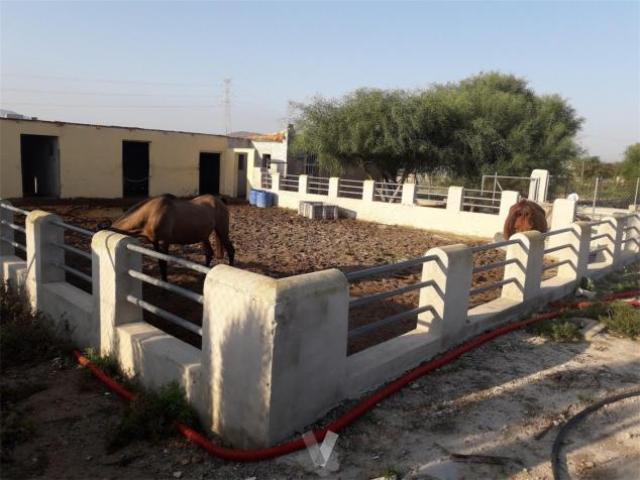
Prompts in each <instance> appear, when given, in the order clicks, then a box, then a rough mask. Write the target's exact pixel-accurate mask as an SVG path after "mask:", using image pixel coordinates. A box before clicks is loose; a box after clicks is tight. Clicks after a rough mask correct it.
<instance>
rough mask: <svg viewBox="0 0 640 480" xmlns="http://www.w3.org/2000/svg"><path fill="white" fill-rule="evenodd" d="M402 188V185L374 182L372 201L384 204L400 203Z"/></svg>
mask: <svg viewBox="0 0 640 480" xmlns="http://www.w3.org/2000/svg"><path fill="white" fill-rule="evenodd" d="M402 187H403V184H402V183H395V182H374V184H373V201H374V202H385V203H401V202H402Z"/></svg>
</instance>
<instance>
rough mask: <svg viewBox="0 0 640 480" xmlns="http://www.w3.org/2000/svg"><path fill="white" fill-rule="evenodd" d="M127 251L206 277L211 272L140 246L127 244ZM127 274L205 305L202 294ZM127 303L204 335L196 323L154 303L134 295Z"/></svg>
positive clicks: (167, 283) (196, 264)
mask: <svg viewBox="0 0 640 480" xmlns="http://www.w3.org/2000/svg"><path fill="white" fill-rule="evenodd" d="M127 249H128V250H131V251H132V252H136V253H140V254H142V255H146V256H148V257H152V258H155V259H157V260H165V261H167V262H172V263H176V264H178V265H181V266H183V267H186V268H189V269H191V270H193V271H195V272H198V273H202V274H205V275H206V274H207V273H209V271H210V270H211V269H210V268H209V267H205V266H204V265H200V264H199V263H195V262H192V261H191V260H186V259H184V258H180V257H174V256H172V255H168V254H165V253H160V252H156V251H155V250H151V249H148V248H145V247H141V246H139V245H133V244H127ZM127 274H128V275H129V276H130V277H131V278H135V279H136V280H140V281H141V282H144V283H147V284H149V285H153V286H155V287H158V288H161V289H163V290H166V291H168V292H172V293H175V294H177V295H180V296H181V297H184V298H187V299H189V300H191V301H193V302H196V303H198V304H200V305H202V304H203V303H204V296H203V295H202V294H200V293H196V292H194V291H192V290H189V289H187V288H184V287H180V286H178V285H174V284H172V283H169V282H166V281H164V280H160V279H158V278H155V277H152V276H151V275H147V274H146V273H143V272H140V271H137V270H133V269H129V270H128V271H127ZM127 301H129V302H131V303H133V304H134V305H137V306H138V307H140V308H142V309H143V310H146V311H147V312H150V313H152V314H154V315H157V316H158V317H160V318H162V319H164V320H167V321H168V322H170V323H173V324H175V325H178V326H179V327H182V328H184V329H186V330H189V331H190V332H193V333H195V334H197V335H202V328H201V327H198V326H197V325H195V324H194V323H191V322H190V321H189V320H187V319H185V318H183V317H181V316H179V315H176V314H175V313H171V312H169V311H167V310H165V309H163V308H160V307H158V306H157V305H153V304H152V303H149V302H147V301H145V300H144V299H141V298H138V297H135V296H133V295H128V296H127Z"/></svg>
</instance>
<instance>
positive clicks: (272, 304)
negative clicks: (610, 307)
mask: <svg viewBox="0 0 640 480" xmlns="http://www.w3.org/2000/svg"><path fill="white" fill-rule="evenodd" d="M277 181H278V180H277V177H274V182H275V183H276V184H277ZM300 181H303V179H300ZM329 187H330V188H331V185H329ZM574 207H575V206H574ZM12 208H13V207H9V208H4V207H3V208H1V209H0V211H1V212H2V223H1V224H0V234H1V235H0V236H1V237H2V242H0V243H1V244H2V252H1V253H2V257H1V263H2V271H3V277H4V279H5V280H6V279H9V280H12V281H14V282H16V283H18V284H21V285H24V286H25V288H26V290H27V293H28V294H29V296H30V298H31V301H32V303H33V306H34V307H35V308H37V309H39V310H41V311H43V312H45V313H47V314H50V315H51V316H52V318H54V319H55V320H57V321H61V322H64V323H65V324H66V325H68V326H69V327H70V329H71V332H72V336H73V338H74V340H75V341H76V343H77V344H78V346H80V347H93V348H96V349H98V351H100V352H101V353H102V354H115V355H116V356H117V357H118V359H119V361H120V363H121V366H122V367H123V369H124V370H125V371H128V372H129V373H131V374H135V375H137V376H138V378H139V379H140V381H142V382H143V383H144V384H145V385H147V386H150V387H157V386H159V385H162V384H164V383H167V382H169V381H178V382H179V383H180V384H181V385H182V387H183V388H184V389H185V391H186V393H187V397H188V399H189V400H190V401H191V403H192V404H193V406H194V407H195V408H196V410H197V411H198V412H199V414H200V416H201V418H202V422H203V425H204V426H206V427H207V428H208V429H210V430H211V431H213V432H216V433H218V434H219V435H221V436H222V437H223V438H224V439H225V440H226V441H228V442H230V443H231V444H233V445H234V446H236V447H244V448H246V447H260V446H267V445H273V444H275V443H277V442H280V441H282V440H284V439H286V438H287V437H289V436H291V435H293V434H296V433H299V432H302V431H304V430H305V429H306V428H308V425H310V424H312V423H313V422H315V421H317V420H318V419H319V418H321V417H322V416H323V415H324V414H325V413H326V412H328V411H329V410H330V409H331V408H333V407H335V406H336V405H338V404H339V403H340V402H341V401H343V400H345V399H348V398H355V397H358V396H359V395H361V394H362V393H363V392H365V391H367V390H371V389H373V388H375V387H376V386H379V385H380V384H382V383H384V382H386V381H388V380H390V379H393V378H395V377H397V376H399V375H401V374H402V373H403V372H404V371H406V370H408V369H410V368H412V367H414V366H416V365H418V364H420V363H421V362H424V361H426V360H428V359H429V358H431V357H433V356H435V355H437V354H439V353H442V352H444V351H446V350H448V349H450V348H452V347H453V346H455V345H457V344H460V343H461V342H463V341H465V340H466V339H468V338H470V337H472V336H475V335H477V334H478V333H480V332H483V331H486V330H489V329H492V328H495V327H496V326H498V325H501V324H504V323H506V322H509V321H511V320H514V319H516V318H520V317H522V316H524V315H528V314H529V313H531V312H532V311H534V310H536V309H539V308H541V307H543V306H544V305H545V304H546V303H548V302H550V301H553V300H557V299H559V298H561V297H564V296H566V295H568V294H570V293H571V292H572V291H573V290H574V289H575V287H576V286H577V285H578V283H579V282H580V281H581V279H582V278H584V277H585V276H589V277H598V276H601V275H604V274H606V273H608V272H610V271H612V270H613V269H617V268H621V267H622V266H624V265H626V264H628V263H631V262H633V261H636V260H638V258H639V243H640V216H639V215H638V214H619V215H615V216H611V217H608V218H606V219H604V220H602V221H599V222H592V223H587V222H575V223H572V224H571V225H569V226H566V227H564V228H560V229H556V230H554V231H551V232H549V233H546V234H541V233H539V232H526V233H519V234H516V235H514V236H513V237H512V238H511V239H510V240H508V241H505V242H499V243H493V244H487V245H481V246H475V247H469V246H466V245H463V244H458V245H451V246H446V247H439V248H432V249H431V250H429V251H427V252H426V253H425V256H424V257H421V258H418V259H412V260H409V261H405V262H400V263H396V264H390V265H382V266H378V267H373V268H369V269H364V270H361V271H356V272H350V273H348V274H346V275H345V274H344V273H343V272H341V271H340V270H337V269H330V270H325V271H319V272H314V273H309V274H304V275H296V276H292V277H288V278H282V279H273V278H269V277H266V276H264V275H259V274H256V273H251V272H248V271H244V270H240V269H238V268H233V267H229V266H226V265H219V266H216V267H214V268H213V269H210V270H209V269H206V268H205V267H202V266H201V265H197V264H193V262H189V261H187V260H183V259H179V258H176V257H169V256H163V255H161V254H157V253H155V252H153V251H151V250H148V249H145V248H142V247H140V246H139V245H138V242H137V241H136V240H134V239H133V238H131V237H127V236H124V235H121V234H118V233H113V232H110V231H100V232H98V233H95V234H94V235H93V237H92V241H91V256H92V273H91V278H92V282H93V294H88V293H86V292H83V291H81V290H79V289H78V288H76V287H74V286H73V285H71V284H69V283H68V282H67V281H65V277H64V276H63V275H61V271H60V270H61V269H60V265H63V264H62V263H60V262H61V260H60V257H59V255H60V247H59V246H56V244H60V238H59V237H57V235H59V232H60V229H61V228H63V227H62V226H61V225H60V223H61V222H59V220H58V219H57V217H56V216H55V215H51V214H48V213H46V212H42V211H37V210H36V211H32V212H24V213H27V215H26V220H25V225H26V228H25V233H26V240H27V241H26V246H24V247H23V248H26V253H27V260H26V261H23V260H21V259H19V258H17V257H16V256H15V255H14V250H13V249H14V248H15V246H16V245H17V242H15V241H14V240H13V236H12V232H13V231H14V230H15V226H18V225H17V224H16V223H15V222H14V218H13V215H14V214H20V213H21V212H22V211H20V210H19V209H18V211H15V210H13V209H12ZM63 226H66V227H69V225H66V224H63ZM71 227H72V226H71ZM20 246H21V247H22V245H20ZM494 248H505V249H506V258H505V260H504V261H500V262H496V263H494V264H491V265H484V266H481V267H474V262H473V256H474V254H477V253H479V252H481V251H483V250H487V249H494ZM143 255H148V256H151V257H155V258H164V259H168V260H171V261H174V262H176V263H182V264H183V265H184V266H187V267H188V268H193V269H196V270H198V271H200V272H201V273H203V274H205V275H206V279H205V282H204V288H203V292H202V295H199V294H198V293H194V292H191V291H189V292H188V293H187V294H186V295H187V296H188V295H191V296H192V298H191V300H193V301H196V302H198V303H201V304H202V307H203V315H202V325H201V326H200V325H195V324H191V326H189V327H187V328H189V329H190V330H191V332H192V333H196V334H200V335H201V338H202V348H201V349H198V348H196V347H193V346H191V345H189V344H187V343H185V342H183V341H181V340H179V339H178V338H175V337H174V336H171V335H169V334H167V333H165V332H163V331H161V330H159V329H158V328H156V327H154V326H152V325H149V324H148V323H146V322H144V321H143V310H149V311H152V312H153V313H155V314H156V315H159V316H161V317H162V318H165V319H166V320H168V321H173V322H174V323H176V321H177V320H178V322H177V323H178V324H179V320H180V319H179V317H177V315H175V314H171V313H169V312H166V311H164V310H161V309H158V308H157V307H154V306H153V305H151V304H150V303H148V302H146V301H145V299H144V298H143V293H142V283H143V282H147V283H151V284H154V285H156V286H161V287H164V288H167V289H172V290H173V291H175V288H180V287H177V286H175V285H173V286H169V287H167V286H166V285H162V284H163V283H164V282H161V281H160V280H158V279H155V278H153V277H149V276H148V275H145V274H143V273H141V266H142V256H143ZM545 255H547V256H551V257H553V258H554V260H555V261H556V263H555V266H554V267H553V268H555V269H556V270H557V273H556V274H555V276H553V277H551V278H548V279H545V280H543V274H544V272H545V270H548V269H549V267H546V266H545V265H544V261H543V259H544V257H545ZM56 265H57V267H56ZM416 265H422V278H421V280H420V282H418V283H416V284H414V285H407V286H405V287H402V288H400V289H396V290H390V291H386V292H380V293H377V294H374V295H370V296H367V297H361V298H349V285H350V283H352V282H357V281H359V280H361V279H363V278H368V277H370V276H374V275H385V274H388V273H390V272H396V271H397V270H401V269H404V268H408V267H414V268H415V266H416ZM501 267H504V276H503V279H502V280H501V281H499V282H495V283H493V284H485V285H480V286H477V287H475V288H472V286H471V279H472V275H473V273H474V272H476V273H477V272H479V271H485V270H489V269H491V268H501ZM62 271H64V270H62ZM67 273H68V271H67ZM488 289H499V290H500V295H499V297H498V298H497V299H495V300H492V301H489V302H486V303H483V304H481V305H478V306H476V307H474V308H469V299H470V298H471V297H472V296H473V295H476V294H478V293H481V292H483V291H486V290H488ZM410 290H418V291H419V303H418V305H417V306H416V308H415V309H412V310H410V311H409V312H406V313H402V314H397V315H394V316H392V317H387V318H385V319H382V320H380V321H379V322H380V323H376V324H373V325H368V326H366V327H362V328H365V329H366V330H363V329H362V328H360V329H353V330H351V331H349V312H350V309H351V308H355V307H358V306H362V305H365V304H368V303H372V302H378V301H385V300H386V299H388V298H391V297H393V296H395V295H398V294H400V293H404V292H406V291H410ZM178 293H179V292H178ZM183 293H184V292H183ZM172 315H173V317H172ZM411 316H413V317H416V316H417V319H418V320H417V326H416V328H415V329H413V330H411V331H409V332H407V333H405V334H403V335H400V336H397V337H395V338H392V339H391V340H388V341H385V342H383V343H379V344H377V345H374V346H371V347H369V348H366V349H364V350H362V351H359V352H357V353H355V354H353V355H348V352H347V343H348V341H349V338H350V337H351V338H353V337H357V336H360V335H364V334H366V333H368V332H370V331H374V330H375V329H379V328H384V327H385V326H387V325H391V324H393V323H395V322H397V321H400V320H403V319H405V318H407V317H411ZM174 317H177V318H174ZM183 327H185V326H184V325H183Z"/></svg>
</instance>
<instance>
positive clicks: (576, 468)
mask: <svg viewBox="0 0 640 480" xmlns="http://www.w3.org/2000/svg"><path fill="white" fill-rule="evenodd" d="M25 384H30V385H32V386H35V388H31V389H30V390H32V391H33V392H35V393H32V394H31V395H27V397H26V398H25V399H24V400H22V401H20V402H18V404H17V405H16V407H15V408H16V412H18V413H17V414H19V415H22V416H23V417H24V419H25V421H26V422H28V424H29V425H31V430H32V434H31V437H30V438H29V440H28V441H26V442H24V443H21V444H19V445H18V446H17V447H16V448H15V450H13V451H12V452H6V451H5V452H4V454H5V455H7V456H8V458H4V461H3V463H2V464H1V465H0V466H1V468H2V472H1V476H2V478H7V479H26V478H41V479H87V478H93V479H105V480H106V479H113V480H116V479H164V478H166V479H180V478H181V479H230V480H233V479H240V480H249V479H254V480H271V479H283V480H284V479H303V478H318V477H323V478H332V479H344V480H346V479H371V478H377V477H383V476H386V478H397V479H400V478H402V479H434V478H435V479H440V480H445V479H455V480H459V479H463V478H464V479H495V478H510V479H514V480H525V479H527V480H534V479H535V480H542V479H551V478H552V477H551V473H550V465H549V454H550V451H551V444H552V442H553V439H554V438H555V436H556V433H557V431H558V426H557V425H558V424H559V423H562V422H563V421H564V420H566V419H567V418H568V417H569V416H571V415H572V414H575V413H577V412H578V411H579V410H581V409H582V408H584V407H585V406H586V405H589V404H591V403H593V402H594V401H597V400H598V399H600V398H602V397H605V396H607V395H609V394H611V393H612V392H617V391H619V390H621V389H625V388H629V387H632V386H637V385H638V384H640V348H639V344H638V342H632V341H630V340H625V339H620V338H615V337H611V336H609V335H607V334H605V333H601V334H599V335H597V336H596V337H594V338H593V339H592V340H591V341H590V342H586V341H583V342H579V343H570V344H566V343H555V342H549V341H545V340H543V339H542V338H540V337H537V336H534V335H532V334H530V333H527V332H524V331H519V332H515V333H512V334H509V335H507V336H504V337H501V338H499V339H496V340H494V341H493V342H490V343H488V344H486V345H484V346H482V347H480V348H479V349H477V350H474V351H473V352H471V353H469V354H467V355H465V356H463V357H462V358H461V359H459V360H458V361H457V362H456V363H454V364H450V365H449V366H446V367H444V368H442V369H441V370H439V371H437V372H434V373H433V374H431V375H428V376H425V377H423V378H422V379H419V380H418V381H416V382H414V383H413V384H411V385H410V386H409V387H407V388H405V389H404V390H402V391H401V392H399V393H398V394H396V395H394V396H393V397H391V398H389V399H387V400H385V401H384V402H382V403H381V404H380V405H379V406H378V407H376V408H375V409H373V410H372V411H371V412H369V413H367V414H366V415H365V416H364V417H362V418H360V419H359V420H357V421H356V422H355V423H354V424H353V425H351V426H350V427H348V428H347V429H346V430H344V431H342V432H340V434H339V438H338V440H337V443H336V446H335V449H334V451H333V453H332V456H331V458H330V461H329V463H328V465H327V468H325V469H320V468H316V467H314V466H313V464H312V462H311V459H310V456H309V454H308V453H307V452H306V451H301V452H297V453H294V454H291V455H288V456H285V457H281V458H278V459H275V460H270V461H263V462H259V463H254V464H239V463H233V462H225V461H221V460H218V459H215V458H212V457H210V456H208V455H207V454H205V453H204V452H203V451H201V450H200V449H199V448H197V447H194V446H192V445H189V444H188V443H187V442H186V441H184V440H182V439H180V438H179V437H177V436H176V437H174V438H170V439H166V440H163V441H160V442H159V443H157V444H152V443H149V442H146V441H138V442H136V443H133V444H131V445H129V446H128V447H126V448H124V449H122V450H118V451H115V452H107V450H106V445H107V434H108V432H109V431H110V430H111V429H112V428H114V426H115V424H116V422H117V421H118V417H119V414H120V411H121V409H122V405H123V404H122V402H121V401H120V400H119V399H118V398H117V397H114V395H112V394H111V393H109V392H108V391H107V390H106V389H105V388H104V387H103V386H102V384H101V383H99V382H98V381H97V380H95V379H94V378H93V377H92V376H91V375H90V374H89V373H88V372H87V371H86V370H85V369H82V368H79V367H76V366H74V365H73V364H72V363H71V362H70V361H63V360H62V359H56V360H54V361H53V362H47V363H45V364H41V365H36V366H32V367H29V368H20V369H17V370H12V371H9V372H8V373H7V374H6V375H4V376H3V378H2V385H3V389H4V388H6V386H7V385H10V386H14V387H15V386H16V385H22V386H23V387H24V385H25ZM455 455H458V456H457V457H455ZM459 455H471V456H470V457H467V458H461V457H459ZM562 458H563V460H565V461H566V463H567V465H568V468H569V471H570V473H571V478H572V479H584V480H587V479H607V480H609V479H629V480H634V479H637V478H638V472H640V398H639V397H635V398H632V399H627V400H624V401H621V402H618V403H615V404H612V405H610V406H609V407H606V408H604V409H602V410H600V411H598V412H597V413H595V414H593V415H592V416H590V417H588V418H587V419H586V421H584V422H583V423H582V424H581V425H580V426H579V427H578V428H577V429H575V430H573V431H572V432H571V433H570V434H569V437H568V443H567V444H566V445H565V448H564V449H563V456H562ZM394 475H395V477H394Z"/></svg>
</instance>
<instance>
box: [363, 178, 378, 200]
mask: <svg viewBox="0 0 640 480" xmlns="http://www.w3.org/2000/svg"><path fill="white" fill-rule="evenodd" d="M374 187H375V181H374V180H364V181H363V182H362V201H363V202H373V190H374Z"/></svg>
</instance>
